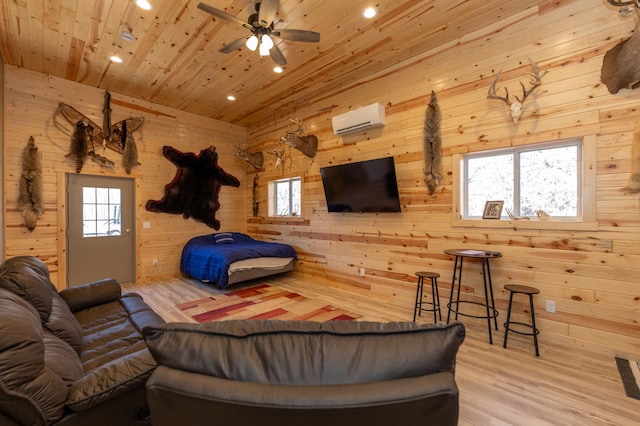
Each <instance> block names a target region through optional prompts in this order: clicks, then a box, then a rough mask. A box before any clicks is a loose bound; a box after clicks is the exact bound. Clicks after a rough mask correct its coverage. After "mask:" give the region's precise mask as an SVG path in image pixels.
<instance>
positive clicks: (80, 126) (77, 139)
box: [66, 121, 91, 173]
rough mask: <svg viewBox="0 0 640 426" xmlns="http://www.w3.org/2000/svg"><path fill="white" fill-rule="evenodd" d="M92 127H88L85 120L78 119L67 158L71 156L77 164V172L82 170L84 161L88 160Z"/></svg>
mask: <svg viewBox="0 0 640 426" xmlns="http://www.w3.org/2000/svg"><path fill="white" fill-rule="evenodd" d="M90 132H91V128H90V127H87V126H86V125H85V124H84V122H82V121H78V122H77V123H76V128H75V130H74V131H73V135H71V144H70V146H69V153H68V154H67V155H66V157H67V158H71V159H72V160H73V161H74V162H75V164H76V173H80V171H82V167H83V166H84V162H85V161H86V160H87V157H88V151H89V149H88V148H89V133H90Z"/></svg>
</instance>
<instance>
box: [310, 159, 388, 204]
mask: <svg viewBox="0 0 640 426" xmlns="http://www.w3.org/2000/svg"><path fill="white" fill-rule="evenodd" d="M320 175H321V176H322V186H323V187H324V195H325V198H326V200H327V209H328V210H329V212H354V213H371V212H375V213H377V212H399V211H400V197H399V195H398V182H397V180H396V168H395V165H394V162H393V157H386V158H378V159H376V160H367V161H359V162H357V163H349V164H340V165H337V166H328V167H321V168H320Z"/></svg>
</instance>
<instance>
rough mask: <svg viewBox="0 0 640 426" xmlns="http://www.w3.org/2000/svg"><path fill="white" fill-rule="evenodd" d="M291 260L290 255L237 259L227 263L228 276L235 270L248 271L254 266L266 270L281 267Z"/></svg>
mask: <svg viewBox="0 0 640 426" xmlns="http://www.w3.org/2000/svg"><path fill="white" fill-rule="evenodd" d="M292 260H293V258H292V257H257V258H255V259H244V260H238V261H237V262H233V263H232V264H231V265H229V276H231V275H232V274H233V273H235V272H240V271H248V270H251V269H255V268H259V269H267V270H270V269H272V270H278V269H282V268H283V267H285V266H286V265H288V264H289V263H291V261H292Z"/></svg>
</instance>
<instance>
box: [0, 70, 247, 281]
mask: <svg viewBox="0 0 640 426" xmlns="http://www.w3.org/2000/svg"><path fill="white" fill-rule="evenodd" d="M4 71H5V93H4V95H5V115H4V117H5V125H6V127H5V130H4V139H5V141H4V171H5V173H4V194H5V204H4V213H5V227H4V239H5V250H6V251H5V254H6V256H7V257H12V256H17V255H36V256H38V257H39V258H41V259H42V260H43V261H44V262H45V263H46V264H47V266H48V267H49V269H50V271H51V275H52V281H53V282H54V283H56V285H57V286H58V287H59V288H62V287H64V286H65V285H66V284H65V283H66V279H65V277H66V271H65V253H66V251H65V247H66V241H65V234H64V232H65V228H66V225H65V220H66V216H65V212H66V210H65V201H66V200H65V198H66V191H65V188H64V182H65V175H66V174H68V173H75V167H74V163H73V161H72V160H70V159H67V158H65V155H66V154H67V153H68V152H69V145H70V138H69V137H68V136H67V135H65V134H64V133H62V132H61V131H60V130H58V129H57V128H56V127H55V126H54V124H53V121H52V117H53V113H54V112H55V111H56V109H57V107H58V104H59V103H60V102H64V103H66V104H69V105H71V106H73V107H74V108H76V109H77V110H79V111H80V112H82V113H83V114H85V115H87V116H88V117H89V118H91V119H92V120H93V121H94V122H96V123H97V124H98V125H100V126H101V125H102V107H103V99H104V91H102V90H99V89H95V88H91V87H88V86H85V85H81V84H78V83H73V82H69V81H66V80H62V79H59V78H55V77H50V76H46V75H44V74H39V73H34V72H29V71H26V70H24V69H19V68H16V67H13V66H5V68H4ZM111 95H112V101H111V107H112V110H113V113H112V122H113V123H115V122H117V121H120V120H123V119H125V118H128V117H140V116H142V117H144V119H145V122H144V125H143V126H142V130H141V131H140V132H139V131H136V132H134V136H135V139H136V145H137V148H138V157H139V161H140V163H142V164H141V165H140V166H137V167H134V168H133V170H132V173H131V174H130V175H128V174H126V173H125V172H124V169H123V167H122V165H121V161H122V160H121V156H120V155H119V154H117V153H115V152H113V151H111V150H107V151H106V152H105V153H104V155H105V156H106V157H108V158H109V159H111V160H112V161H114V162H115V163H116V168H115V170H113V171H112V170H109V169H104V168H100V167H99V166H98V165H97V164H96V163H94V162H92V161H91V160H90V159H88V160H87V161H86V162H85V165H84V168H83V169H82V173H83V174H98V175H110V176H119V177H128V178H132V179H134V180H135V192H136V195H135V197H136V204H135V206H136V207H135V216H136V230H135V231H136V262H137V265H136V280H144V279H147V278H149V277H151V276H154V275H162V274H170V275H175V274H178V273H179V262H180V253H181V249H182V246H183V245H184V243H185V242H186V241H187V240H188V239H189V238H191V237H193V236H196V235H202V234H206V233H211V232H215V231H214V230H213V229H212V228H209V227H208V226H206V225H205V224H203V223H202V222H197V221H195V220H193V219H184V218H183V217H182V216H181V215H170V214H163V213H152V212H149V211H147V210H146V209H145V204H146V202H147V200H149V199H153V200H159V199H161V198H162V197H163V196H164V188H165V185H166V184H168V183H169V182H171V180H172V179H173V177H174V176H175V173H176V167H175V166H174V165H173V164H172V163H171V162H169V160H167V159H166V158H164V156H163V155H162V147H163V146H164V145H169V146H172V147H174V148H176V149H178V150H180V151H183V152H194V153H196V154H197V153H199V152H200V150H202V149H205V148H207V147H209V146H212V145H213V146H215V147H216V148H217V152H218V155H219V161H218V164H219V165H220V166H221V167H222V168H223V169H225V171H226V172H228V173H231V174H232V175H234V176H236V177H237V178H238V179H240V182H241V187H240V188H232V187H227V186H225V187H223V188H222V189H221V191H220V197H219V200H220V204H221V208H220V210H219V211H218V212H217V215H216V217H217V218H218V219H219V220H220V221H221V226H222V228H221V229H222V230H244V229H245V228H246V221H245V220H244V218H245V217H246V215H247V210H246V208H247V207H246V203H245V199H246V194H245V192H246V172H245V167H244V165H242V164H240V163H239V162H238V161H237V160H236V159H235V156H234V154H235V148H234V146H235V145H236V144H238V143H244V142H246V138H247V131H246V128H244V127H241V126H236V125H233V124H229V123H224V122H221V121H217V120H212V119H208V118H204V117H200V116H196V115H193V114H188V113H184V112H181V111H177V110H172V109H169V108H164V107H161V106H158V105H154V104H150V103H148V102H144V101H139V100H136V99H132V98H129V97H127V96H124V95H121V94H118V93H111ZM29 136H33V137H34V138H35V143H36V145H37V146H38V150H39V152H40V154H41V156H42V167H43V181H44V204H45V213H44V215H43V216H42V217H41V218H40V220H39V221H38V224H37V226H36V228H35V229H34V230H33V231H32V232H29V231H28V229H27V228H26V226H25V225H24V223H23V219H22V216H21V214H20V213H19V212H18V210H17V197H18V182H19V179H20V175H21V171H22V160H21V156H22V151H23V149H24V147H25V146H26V144H27V142H28V140H29ZM144 222H149V223H150V225H151V227H150V228H143V226H142V225H143V223H144ZM104 255H105V257H108V256H109V254H108V253H105V254H104ZM152 259H158V265H157V266H153V264H152Z"/></svg>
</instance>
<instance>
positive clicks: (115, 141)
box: [53, 103, 144, 154]
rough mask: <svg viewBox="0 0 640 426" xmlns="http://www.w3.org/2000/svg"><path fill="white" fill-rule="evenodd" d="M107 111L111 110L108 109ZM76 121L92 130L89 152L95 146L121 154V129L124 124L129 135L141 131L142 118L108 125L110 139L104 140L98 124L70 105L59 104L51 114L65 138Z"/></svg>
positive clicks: (122, 148) (132, 118)
mask: <svg viewBox="0 0 640 426" xmlns="http://www.w3.org/2000/svg"><path fill="white" fill-rule="evenodd" d="M109 109H111V108H110V107H109ZM78 121H82V122H83V123H84V124H85V125H86V126H87V127H89V128H91V129H93V131H92V133H91V135H90V140H89V146H90V147H91V149H90V151H91V150H93V149H94V148H95V147H96V146H103V147H105V148H109V149H110V150H112V151H115V152H118V153H120V154H122V153H123V151H124V145H123V144H122V133H123V132H122V127H123V126H124V125H125V123H126V127H127V131H128V132H129V133H133V132H135V131H136V130H140V131H142V130H141V129H142V125H143V124H144V117H129V118H127V119H125V120H122V121H118V122H117V123H115V124H112V125H110V132H109V133H110V137H109V138H105V137H104V130H103V129H101V128H100V126H98V124H96V123H95V122H94V121H92V120H90V119H89V118H88V117H87V116H86V115H84V114H82V113H81V112H80V111H78V110H77V109H75V108H74V107H72V106H70V105H67V104H65V103H60V104H59V105H58V109H57V110H56V112H54V113H53V124H54V125H55V126H56V128H58V130H60V131H61V132H62V133H64V134H66V135H67V136H71V135H72V133H73V131H74V129H75V126H76V124H77V123H78ZM110 123H111V120H109V124H110Z"/></svg>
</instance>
